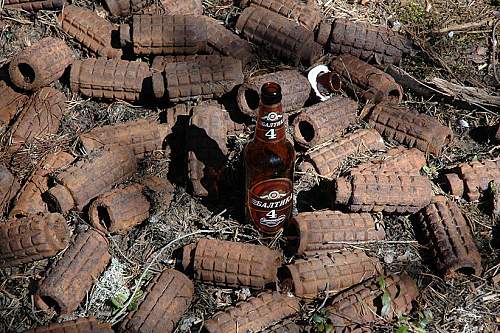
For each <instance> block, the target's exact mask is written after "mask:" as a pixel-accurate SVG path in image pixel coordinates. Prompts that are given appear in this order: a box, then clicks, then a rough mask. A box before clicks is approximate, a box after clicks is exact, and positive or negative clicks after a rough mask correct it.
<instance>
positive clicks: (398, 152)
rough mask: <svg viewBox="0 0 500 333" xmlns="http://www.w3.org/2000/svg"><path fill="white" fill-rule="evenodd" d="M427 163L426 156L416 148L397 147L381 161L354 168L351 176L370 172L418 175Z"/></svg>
mask: <svg viewBox="0 0 500 333" xmlns="http://www.w3.org/2000/svg"><path fill="white" fill-rule="evenodd" d="M426 163H427V161H426V159H425V155H424V153H422V152H421V151H420V150H418V149H416V148H411V149H406V148H404V147H396V148H392V149H390V150H389V151H388V152H387V154H386V155H385V156H384V157H382V158H381V159H379V160H375V161H369V162H366V163H362V164H360V165H358V166H356V167H355V168H352V169H351V175H353V174H355V173H368V172H373V173H375V172H376V173H379V172H406V173H410V174H418V173H419V171H420V169H422V168H423V167H424V165H426Z"/></svg>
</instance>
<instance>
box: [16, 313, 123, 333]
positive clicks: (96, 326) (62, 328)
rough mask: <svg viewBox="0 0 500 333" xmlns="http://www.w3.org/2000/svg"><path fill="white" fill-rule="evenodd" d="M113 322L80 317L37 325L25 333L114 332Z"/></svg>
mask: <svg viewBox="0 0 500 333" xmlns="http://www.w3.org/2000/svg"><path fill="white" fill-rule="evenodd" d="M113 332H114V331H113V329H112V328H111V324H109V323H100V322H98V321H97V320H96V319H95V318H92V317H91V318H78V319H75V320H70V321H65V322H62V323H52V324H49V325H47V326H40V327H36V328H34V329H31V330H27V331H24V332H23V333H113Z"/></svg>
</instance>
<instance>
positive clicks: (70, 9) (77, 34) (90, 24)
mask: <svg viewBox="0 0 500 333" xmlns="http://www.w3.org/2000/svg"><path fill="white" fill-rule="evenodd" d="M59 22H60V24H61V28H62V30H63V31H64V32H66V33H67V34H68V35H70V36H71V37H73V38H75V39H76V40H77V41H78V42H80V43H81V44H82V45H83V46H85V47H86V48H88V49H90V50H91V51H92V52H94V53H95V54H97V55H99V56H101V57H106V58H120V57H121V56H122V53H123V52H122V50H121V49H116V48H114V47H113V46H112V39H113V34H114V33H115V32H117V30H118V27H116V26H114V25H113V24H111V23H110V22H108V21H107V20H106V19H104V18H102V17H100V16H98V15H97V14H96V13H95V12H94V11H93V10H90V9H86V8H82V7H77V6H73V5H69V6H65V7H64V10H63V12H62V13H61V14H60V15H59Z"/></svg>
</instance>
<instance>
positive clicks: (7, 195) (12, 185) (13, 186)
mask: <svg viewBox="0 0 500 333" xmlns="http://www.w3.org/2000/svg"><path fill="white" fill-rule="evenodd" d="M19 187H20V186H19V182H18V181H17V179H16V178H15V177H14V175H12V173H10V171H9V169H7V167H6V166H5V165H3V164H0V215H2V214H3V211H4V209H5V207H7V206H8V205H9V203H10V201H11V200H12V199H13V198H14V196H15V195H16V193H17V191H19Z"/></svg>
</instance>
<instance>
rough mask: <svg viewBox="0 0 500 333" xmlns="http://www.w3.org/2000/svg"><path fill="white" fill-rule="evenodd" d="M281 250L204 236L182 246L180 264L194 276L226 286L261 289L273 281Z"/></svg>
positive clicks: (279, 262)
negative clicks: (196, 241) (195, 242)
mask: <svg viewBox="0 0 500 333" xmlns="http://www.w3.org/2000/svg"><path fill="white" fill-rule="evenodd" d="M280 265H281V253H280V252H278V251H276V250H271V249H269V248H268V247H266V246H263V245H252V244H244V243H236V242H228V241H221V240H214V239H207V238H203V239H201V240H199V241H198V243H197V244H196V246H190V245H188V246H186V247H184V253H183V266H184V269H185V270H187V271H193V273H194V278H195V279H197V280H201V281H204V282H208V283H213V284H215V285H220V286H227V287H251V288H254V289H263V288H265V287H266V286H268V285H270V284H272V283H274V282H275V280H276V274H277V271H278V267H279V266H280Z"/></svg>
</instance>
